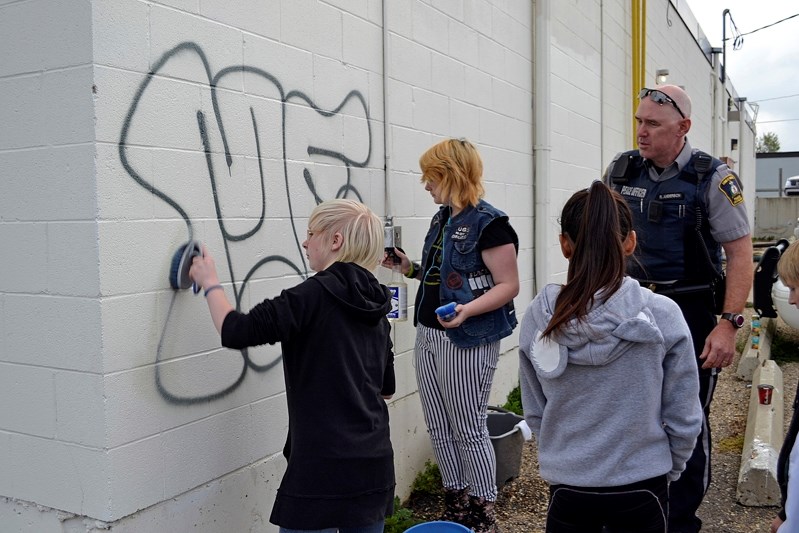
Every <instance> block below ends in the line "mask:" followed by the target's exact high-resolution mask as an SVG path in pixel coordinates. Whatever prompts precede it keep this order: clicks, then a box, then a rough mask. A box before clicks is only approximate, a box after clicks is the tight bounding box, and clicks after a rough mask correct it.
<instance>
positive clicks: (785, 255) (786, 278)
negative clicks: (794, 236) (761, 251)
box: [777, 241, 799, 287]
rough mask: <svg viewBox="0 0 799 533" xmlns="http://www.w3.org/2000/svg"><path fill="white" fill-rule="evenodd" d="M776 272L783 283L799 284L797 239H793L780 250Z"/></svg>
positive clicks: (794, 285)
mask: <svg viewBox="0 0 799 533" xmlns="http://www.w3.org/2000/svg"><path fill="white" fill-rule="evenodd" d="M777 274H779V276H780V279H781V280H782V282H783V283H784V284H785V285H791V286H793V287H797V286H799V241H794V242H793V244H791V245H790V246H789V247H788V249H786V250H785V251H784V252H782V256H781V257H780V261H779V263H777Z"/></svg>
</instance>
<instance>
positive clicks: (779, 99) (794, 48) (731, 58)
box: [674, 0, 799, 152]
mask: <svg viewBox="0 0 799 533" xmlns="http://www.w3.org/2000/svg"><path fill="white" fill-rule="evenodd" d="M678 2H682V3H687V4H688V7H689V8H690V9H691V11H692V12H693V14H694V16H695V17H696V19H697V21H698V22H699V25H700V26H701V27H702V30H703V31H704V33H705V35H706V36H707V38H708V40H709V41H710V45H711V46H713V47H716V48H721V47H722V30H723V26H722V24H723V22H722V21H725V22H726V25H727V37H728V40H727V75H728V76H729V78H730V81H731V82H732V84H733V86H734V87H735V90H736V91H737V93H738V96H741V97H746V98H747V101H748V102H758V103H759V105H760V110H759V112H758V114H757V134H758V136H760V135H763V133H767V132H773V133H776V134H777V135H778V136H779V140H780V151H782V152H788V151H799V16H797V17H794V18H791V19H789V20H786V21H784V22H780V23H779V24H776V25H774V26H771V27H768V28H764V29H760V30H758V28H761V27H764V26H767V25H769V24H773V23H775V22H777V21H779V20H782V19H785V18H787V17H790V16H791V15H796V14H799V1H797V0H674V3H675V4H676V3H678ZM725 9H729V10H730V13H729V15H732V21H733V22H734V23H735V26H736V27H737V28H738V31H739V32H740V33H741V34H747V33H749V32H752V31H754V30H758V31H755V32H754V33H752V34H750V35H744V36H743V44H742V45H741V46H740V48H739V49H737V50H734V49H733V41H732V40H731V39H729V38H730V37H731V36H732V34H733V29H732V23H731V22H730V18H729V16H728V17H727V18H726V19H725V18H724V17H723V13H724V10H725Z"/></svg>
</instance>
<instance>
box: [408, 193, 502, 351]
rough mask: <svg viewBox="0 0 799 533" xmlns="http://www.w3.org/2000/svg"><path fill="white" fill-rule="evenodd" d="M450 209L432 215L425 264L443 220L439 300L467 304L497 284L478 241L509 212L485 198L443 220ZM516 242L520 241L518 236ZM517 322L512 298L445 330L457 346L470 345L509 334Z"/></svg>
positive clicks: (443, 208) (469, 346)
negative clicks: (499, 305)
mask: <svg viewBox="0 0 799 533" xmlns="http://www.w3.org/2000/svg"><path fill="white" fill-rule="evenodd" d="M447 212H448V209H447V208H446V207H442V208H441V209H440V210H439V211H438V213H436V214H435V216H433V220H432V222H431V223H430V230H429V231H428V232H427V237H425V240H424V252H423V254H422V265H426V264H427V259H428V255H429V254H430V250H432V249H433V244H434V243H435V240H436V239H437V238H438V235H439V233H440V232H441V226H442V224H443V226H444V242H443V256H442V258H441V285H440V289H439V297H440V301H441V304H442V305H443V304H446V303H449V302H457V303H459V304H465V303H468V302H471V301H472V300H474V299H476V298H478V297H479V296H480V295H482V294H483V293H485V292H487V291H488V290H489V289H490V288H491V287H493V286H494V279H493V278H492V276H491V273H490V272H489V270H488V268H487V267H486V265H485V263H483V258H482V256H481V253H480V250H478V248H477V243H478V241H479V240H480V236H481V235H482V233H483V230H484V229H485V227H486V226H488V224H489V223H490V222H492V221H493V220H495V219H497V218H504V219H505V220H507V218H508V216H507V215H506V214H505V213H503V212H502V211H500V210H498V209H496V208H494V207H493V206H491V205H490V204H488V203H487V202H485V201H483V200H480V202H479V203H478V204H477V206H476V207H473V206H467V207H466V208H464V210H463V211H461V212H460V213H458V214H457V215H456V216H455V217H454V218H452V219H450V220H444V217H445V215H446V213H447ZM514 245H518V239H516V241H515V242H514ZM420 292H421V291H420ZM419 296H420V294H419V293H418V294H417V301H416V305H417V306H418V305H419V303H420V298H419ZM516 323H517V321H516V312H515V309H514V307H513V300H511V301H510V302H508V303H507V304H505V305H503V306H502V307H500V308H499V309H495V310H493V311H490V312H488V313H484V314H482V315H479V316H473V317H470V318H467V319H466V320H465V321H464V322H463V324H461V325H460V326H459V327H457V328H451V329H446V332H447V335H448V336H449V339H450V341H452V343H453V344H455V345H456V346H458V347H460V348H471V347H474V346H479V345H481V344H487V343H490V342H494V341H497V340H499V339H501V338H503V337H507V336H508V335H510V334H511V332H512V331H513V328H515V327H516Z"/></svg>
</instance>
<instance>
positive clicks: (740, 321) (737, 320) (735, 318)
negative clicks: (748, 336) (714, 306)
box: [721, 313, 746, 329]
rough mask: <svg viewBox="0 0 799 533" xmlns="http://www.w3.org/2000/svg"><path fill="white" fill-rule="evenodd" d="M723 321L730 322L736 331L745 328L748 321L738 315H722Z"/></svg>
mask: <svg viewBox="0 0 799 533" xmlns="http://www.w3.org/2000/svg"><path fill="white" fill-rule="evenodd" d="M721 318H722V320H729V321H730V322H731V323H732V325H733V326H735V329H740V328H742V327H743V326H744V322H746V319H745V318H744V316H743V315H741V314H738V313H721Z"/></svg>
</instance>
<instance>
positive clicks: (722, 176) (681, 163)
mask: <svg viewBox="0 0 799 533" xmlns="http://www.w3.org/2000/svg"><path fill="white" fill-rule="evenodd" d="M693 152H695V150H693V149H692V148H691V145H690V143H689V142H688V139H686V140H685V146H683V149H682V150H681V151H680V154H679V155H678V156H677V159H676V160H675V161H674V163H672V164H671V165H669V166H668V167H666V168H665V169H663V172H662V173H660V174H658V172H657V170H656V169H655V167H654V166H653V165H652V163H651V162H650V161H649V160H648V159H644V161H645V162H646V167H647V169H648V170H649V178H650V179H651V180H652V181H665V180H667V179H671V178H676V177H677V176H679V174H680V172H681V171H682V169H683V168H684V167H685V166H686V165H687V164H688V163H689V162H690V161H691V156H692V155H693ZM612 166H613V163H611V165H610V167H609V168H612ZM710 180H711V181H710V184H709V185H708V187H707V189H706V194H705V205H706V206H707V212H708V215H709V221H708V222H709V223H710V233H711V235H713V238H714V239H715V240H716V242H719V243H725V242H730V241H734V240H735V239H739V238H741V237H743V236H745V235H749V233H750V231H751V230H750V228H749V218H748V216H747V213H746V205H745V204H744V201H743V191H742V190H741V189H740V187H739V186H738V180H737V178H736V177H735V176H734V175H733V173H732V171H731V170H730V169H729V167H727V165H725V164H721V165H719V166H718V167H717V168H716V170H715V171H714V172H713V175H712V176H711V177H710Z"/></svg>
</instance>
